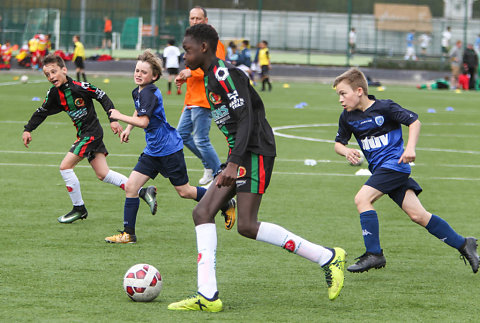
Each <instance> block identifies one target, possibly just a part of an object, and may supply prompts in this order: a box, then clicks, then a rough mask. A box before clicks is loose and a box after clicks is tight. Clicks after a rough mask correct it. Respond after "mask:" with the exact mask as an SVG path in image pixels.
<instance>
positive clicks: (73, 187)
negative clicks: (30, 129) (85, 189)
mask: <svg viewBox="0 0 480 323" xmlns="http://www.w3.org/2000/svg"><path fill="white" fill-rule="evenodd" d="M82 159H83V157H79V156H77V155H75V154H74V153H72V152H68V153H67V154H66V155H65V157H64V158H63V160H62V162H61V164H60V174H61V175H62V178H63V180H64V181H65V185H66V187H67V190H68V194H69V195H70V199H71V200H72V204H73V208H72V210H71V211H70V212H68V213H67V214H65V215H62V216H60V217H59V218H58V219H57V220H58V222H60V223H72V222H74V221H76V220H78V219H86V218H87V216H88V212H87V209H86V208H85V203H84V202H83V198H82V192H81V190H80V181H79V180H78V177H77V175H76V174H75V172H74V171H73V169H74V168H75V166H76V165H77V164H78V163H79V162H80V161H81V160H82Z"/></svg>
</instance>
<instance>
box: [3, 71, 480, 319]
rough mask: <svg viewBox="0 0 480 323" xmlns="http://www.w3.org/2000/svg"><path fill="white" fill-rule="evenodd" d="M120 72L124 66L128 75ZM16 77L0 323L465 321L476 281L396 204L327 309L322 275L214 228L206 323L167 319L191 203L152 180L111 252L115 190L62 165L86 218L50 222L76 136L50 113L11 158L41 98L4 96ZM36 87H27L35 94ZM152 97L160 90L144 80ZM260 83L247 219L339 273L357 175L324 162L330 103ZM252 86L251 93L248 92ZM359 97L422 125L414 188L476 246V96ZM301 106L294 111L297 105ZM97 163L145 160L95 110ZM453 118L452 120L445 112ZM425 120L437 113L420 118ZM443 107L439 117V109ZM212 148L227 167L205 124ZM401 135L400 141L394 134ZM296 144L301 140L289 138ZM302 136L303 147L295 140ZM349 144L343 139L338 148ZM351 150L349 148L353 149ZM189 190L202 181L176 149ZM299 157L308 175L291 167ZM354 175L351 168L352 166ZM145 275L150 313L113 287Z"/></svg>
mask: <svg viewBox="0 0 480 323" xmlns="http://www.w3.org/2000/svg"><path fill="white" fill-rule="evenodd" d="M132 68H133V66H132ZM14 76H16V75H14V74H4V75H0V107H1V108H0V109H1V115H0V124H1V126H0V129H1V137H2V144H1V148H0V156H1V159H0V178H1V179H2V185H1V186H0V187H1V188H0V189H1V199H0V219H1V220H2V227H3V230H2V231H3V232H2V234H0V246H1V251H0V290H1V292H0V302H1V304H2V305H1V306H0V321H4V322H13V321H15V322H80V321H81V322H86V321H87V322H106V321H113V320H122V321H126V320H128V321H132V322H140V321H142V322H159V321H164V322H182V321H186V322H187V321H190V322H191V321H219V322H225V321H230V322H329V321H340V322H353V321H396V322H406V321H415V322H420V321H421V322H434V321H435V322H438V321H445V322H447V321H448V322H453V321H456V322H466V321H475V320H477V319H478V314H479V312H478V304H479V301H480V296H479V293H478V290H479V288H480V276H479V274H476V275H474V274H473V273H472V270H471V269H470V266H465V264H464V263H463V261H462V260H460V259H459V253H458V252H457V251H456V250H453V249H452V248H450V247H448V246H447V245H445V244H444V243H442V242H441V241H438V240H437V239H436V238H434V237H433V236H431V235H430V234H428V232H427V231H426V230H425V229H424V228H422V227H420V226H418V225H416V224H414V223H413V222H411V221H410V220H409V218H408V216H406V215H405V214H404V213H403V212H402V211H401V210H400V209H399V208H398V207H397V206H396V204H395V203H394V202H392V201H391V200H390V199H389V198H388V197H383V198H382V199H380V200H379V201H378V202H377V203H376V204H375V206H376V208H377V211H378V213H379V220H380V236H381V242H382V247H383V249H384V252H385V256H386V258H387V266H386V268H384V269H381V270H371V271H369V272H368V273H362V274H351V273H348V272H347V273H346V274H345V276H346V278H345V285H344V289H343V291H342V293H341V294H340V296H339V298H338V299H337V300H335V301H334V302H330V301H329V300H328V297H327V290H326V284H325V279H324V276H323V272H322V271H321V270H320V268H319V267H318V266H317V265H315V264H313V263H310V262H309V261H306V260H304V259H301V258H300V257H297V256H295V255H292V254H289V253H287V252H285V251H284V250H282V249H280V248H276V247H273V246H271V245H268V244H264V243H259V242H256V241H253V240H248V239H246V238H243V237H241V236H240V235H238V234H237V233H236V232H235V229H233V230H232V231H228V232H227V231H225V230H224V228H223V221H222V218H218V220H217V231H218V250H217V278H218V286H219V290H220V297H221V299H222V301H223V303H224V311H223V312H221V313H215V314H209V313H198V312H181V313H178V312H171V311H169V310H167V305H168V304H169V303H171V302H174V301H178V300H180V299H183V298H185V297H187V296H189V295H190V294H192V293H193V292H194V291H195V290H196V259H197V255H196V243H195V231H194V226H193V221H192V218H191V211H192V208H193V206H194V205H195V202H193V201H191V200H182V199H181V198H179V197H178V196H177V194H176V193H175V191H174V189H173V187H172V186H171V185H170V183H169V182H168V180H166V179H164V178H161V177H157V179H156V180H155V181H153V182H149V184H153V185H156V186H157V188H158V197H157V198H158V201H159V209H158V213H157V215H155V216H151V215H150V212H149V209H148V208H147V206H146V205H145V204H143V202H142V204H141V206H140V210H139V215H138V219H137V237H138V243H137V244H134V245H112V244H107V243H105V242H104V238H105V237H106V236H109V235H112V234H114V233H115V232H116V230H117V229H121V228H122V221H123V203H124V194H123V191H121V190H120V189H118V188H116V187H114V186H112V185H109V184H105V183H101V182H100V181H98V180H97V179H96V177H95V175H94V173H93V171H92V170H91V168H90V167H89V165H88V163H87V162H86V161H83V162H82V163H80V164H79V166H78V167H77V168H76V169H75V172H76V174H77V176H78V177H79V179H80V183H81V189H82V193H83V199H84V201H85V202H86V206H87V208H88V211H89V217H88V219H87V220H85V221H77V222H75V223H73V224H71V225H64V224H59V223H58V222H57V221H56V218H57V217H58V216H59V215H62V214H64V213H66V212H68V211H69V210H70V209H71V202H70V199H69V197H68V194H67V192H66V190H65V186H64V182H63V180H62V178H61V176H60V174H59V171H58V168H59V164H60V161H61V160H62V158H63V156H64V155H65V153H66V152H67V151H68V149H69V148H70V145H71V144H72V142H73V141H74V140H75V129H74V127H73V126H72V122H71V121H70V119H69V118H68V116H67V115H66V114H64V113H61V114H58V115H55V116H51V117H48V118H47V120H46V121H45V122H44V123H43V124H42V125H40V127H39V128H38V129H37V130H35V131H34V132H33V133H32V136H33V141H32V142H31V144H30V148H29V149H26V148H25V147H24V146H23V143H22V140H21V135H22V131H23V125H24V124H25V123H26V121H27V120H28V119H29V118H30V116H31V114H32V113H33V111H34V110H35V109H36V108H37V107H38V106H39V105H40V104H41V102H38V101H32V98H33V97H39V98H40V99H41V100H43V98H44V97H45V93H46V91H47V89H48V88H49V84H48V83H47V82H46V81H41V80H42V76H41V75H40V74H39V75H38V76H35V75H30V82H29V83H27V84H24V85H20V84H16V85H7V84H6V83H8V82H12V78H13V77H14ZM105 78H106V77H98V78H94V77H93V76H90V81H91V82H92V83H93V84H94V85H96V86H98V87H100V88H102V89H103V90H105V91H106V92H107V94H108V95H109V97H110V98H111V99H112V100H113V102H114V103H115V105H116V106H117V108H118V109H120V110H121V111H122V112H124V113H132V112H133V104H132V99H131V94H130V93H131V90H132V89H133V87H134V83H133V81H132V79H131V78H129V77H112V76H110V77H108V78H109V80H110V82H109V83H104V80H105ZM36 81H38V82H39V83H35V82H36ZM158 85H159V87H160V89H161V90H162V92H163V93H166V82H165V80H161V81H160V82H159V83H158ZM282 85H283V83H274V89H273V91H272V92H262V93H261V96H262V98H263V100H264V103H265V106H266V112H267V119H268V120H269V122H270V124H271V125H272V127H274V128H276V127H284V126H299V125H303V127H295V128H294V127H287V129H281V130H278V132H279V133H280V134H282V135H289V136H290V138H287V137H282V136H280V135H277V136H276V142H277V154H278V156H277V159H276V163H275V169H274V174H273V177H272V181H271V183H270V187H269V188H268V190H267V193H266V194H265V196H264V198H263V201H262V205H261V208H260V213H259V219H260V220H261V221H269V222H274V223H277V224H279V225H282V226H284V227H285V228H287V229H289V230H291V231H292V232H294V233H296V234H298V235H300V236H302V237H304V238H306V239H308V240H310V241H313V242H315V243H319V244H322V245H325V246H329V247H334V246H340V247H342V248H344V249H345V250H346V251H347V252H348V257H347V261H348V262H347V265H349V264H352V263H353V262H354V258H355V257H357V256H360V255H361V254H362V253H363V252H364V247H363V240H362V235H361V229H360V224H359V217H358V214H357V212H356V208H355V205H354V203H353V197H354V195H355V193H356V192H357V191H358V189H359V188H360V187H361V185H362V184H363V183H364V181H365V180H366V177H364V176H355V175H354V173H355V172H356V171H357V170H358V169H359V168H358V167H352V166H349V165H348V164H347V162H346V161H345V159H344V158H343V157H340V156H338V155H336V154H335V152H334V151H333V144H332V142H331V141H332V140H333V139H334V137H335V133H336V130H337V126H336V124H337V122H338V116H339V114H340V112H341V106H340V105H339V103H338V97H337V96H336V95H335V92H334V91H333V90H332V88H331V86H330V85H323V84H319V83H290V84H289V85H290V87H289V88H284V87H283V86H282ZM257 89H258V87H257ZM370 92H371V94H374V95H377V97H378V98H390V99H393V100H395V101H396V102H398V103H399V104H400V105H402V106H404V107H405V108H408V109H411V110H413V111H415V112H417V113H418V114H419V116H420V121H421V122H422V123H423V126H422V132H421V135H420V140H419V143H418V145H417V147H418V149H417V160H416V162H415V164H416V165H415V166H414V167H413V177H414V178H415V179H416V180H417V181H418V182H419V183H420V185H421V186H422V187H423V189H424V192H423V193H422V194H421V195H420V199H421V201H422V202H423V204H424V206H425V207H426V209H427V210H429V211H430V212H432V213H435V214H437V215H439V216H441V217H443V218H444V219H445V220H447V221H448V222H449V223H450V225H451V226H452V227H453V228H454V229H456V230H457V231H458V232H459V233H460V234H462V235H465V236H477V237H480V217H479V214H478V210H479V209H480V199H479V198H478V192H480V162H479V161H478V160H479V158H478V157H479V156H480V133H479V131H478V129H479V127H480V110H479V108H478V93H455V92H450V91H444V92H442V91H419V90H417V89H415V88H414V87H413V86H412V87H406V86H388V87H387V88H386V89H385V91H383V92H380V91H378V90H377V89H375V88H372V89H371V91H370ZM182 102H183V95H181V96H177V95H171V96H166V95H165V96H164V103H165V108H166V114H167V118H168V120H169V122H170V124H172V125H173V126H176V125H177V122H178V119H179V116H180V113H181V108H182ZM301 102H305V103H307V105H306V106H305V105H304V107H303V108H302V109H297V108H295V106H296V105H298V104H299V103H301ZM96 107H97V114H98V115H99V118H100V121H101V122H102V124H103V125H104V131H105V137H104V138H105V143H106V146H107V148H108V150H109V152H110V155H109V157H108V158H107V161H108V163H109V166H110V167H111V168H112V169H113V170H116V171H118V172H121V173H123V174H125V175H127V176H128V175H129V173H130V171H131V169H132V168H133V166H134V165H135V163H136V161H137V158H138V155H139V154H140V153H141V151H142V150H143V148H144V145H145V141H144V134H143V131H142V130H141V129H135V130H134V131H132V134H131V141H130V143H128V144H120V142H119V140H118V137H115V136H114V135H113V134H112V133H111V131H110V129H109V127H108V122H107V118H106V116H105V113H104V112H103V110H102V109H101V106H100V105H99V104H96ZM447 107H452V108H453V110H454V111H446V108H447ZM429 109H435V110H436V113H428V110H429ZM450 110H451V109H450ZM210 134H211V139H212V142H213V144H214V146H215V148H216V150H217V152H218V153H219V155H220V158H221V159H222V160H225V157H226V153H227V148H226V142H225V139H224V138H223V136H222V134H221V133H220V131H218V130H217V129H216V126H215V125H214V124H212V130H211V132H210ZM407 134H408V131H407V129H404V136H405V137H406V136H407ZM298 137H302V138H303V139H299V138H298ZM307 139H308V140H307ZM353 143H354V140H353V139H352V144H353ZM352 146H354V145H352ZM185 155H186V161H187V167H188V171H189V176H190V182H191V183H192V184H197V182H198V179H199V178H200V177H201V176H202V173H203V169H202V165H201V163H200V161H199V160H198V159H197V158H196V157H194V156H193V154H192V153H191V152H190V151H188V149H185ZM305 159H315V160H317V162H318V163H317V165H315V166H307V165H304V160H305ZM363 167H365V165H364V166H363ZM136 263H150V264H152V265H154V266H155V267H157V268H158V269H159V270H160V272H161V273H162V277H163V280H164V283H163V291H162V293H161V294H160V296H159V297H158V298H157V299H156V300H155V301H153V302H151V303H134V302H132V301H131V300H130V299H129V298H128V297H127V296H126V294H125V293H124V291H123V290H122V278H123V275H124V273H125V271H126V270H127V269H128V268H129V267H130V266H132V265H133V264H136Z"/></svg>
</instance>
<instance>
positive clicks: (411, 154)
mask: <svg viewBox="0 0 480 323" xmlns="http://www.w3.org/2000/svg"><path fill="white" fill-rule="evenodd" d="M415 157H416V154H415V150H414V149H409V148H408V147H407V148H405V151H404V152H403V154H402V156H400V159H399V160H398V163H399V164H401V163H405V164H408V163H411V162H414V161H415Z"/></svg>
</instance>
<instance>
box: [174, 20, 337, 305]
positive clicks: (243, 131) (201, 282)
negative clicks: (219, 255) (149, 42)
mask: <svg viewBox="0 0 480 323" xmlns="http://www.w3.org/2000/svg"><path fill="white" fill-rule="evenodd" d="M217 42H218V34H217V32H216V31H215V29H214V28H213V27H212V26H210V25H207V24H199V25H195V26H192V27H190V28H189V29H187V31H186V33H185V38H184V40H183V48H184V49H185V57H184V59H185V62H186V64H187V66H189V67H190V68H192V69H197V68H201V69H202V71H203V72H204V74H205V77H204V82H205V92H206V95H207V98H208V100H209V103H210V107H211V109H212V115H213V118H214V119H215V123H216V124H217V126H218V128H219V129H220V130H221V131H222V132H223V134H224V135H225V137H226V138H227V141H228V148H229V154H228V158H227V162H226V165H225V167H224V168H223V170H222V171H221V172H220V174H219V175H218V176H217V177H216V178H215V179H214V183H213V184H212V185H210V187H209V188H208V190H207V192H206V194H205V196H204V197H203V198H202V200H201V201H200V202H199V203H198V204H197V206H196V207H195V208H194V210H193V220H194V223H195V232H196V237H197V250H198V261H197V274H198V276H197V278H198V289H197V294H195V295H194V296H192V297H190V298H187V299H185V300H182V301H179V302H176V303H172V304H170V305H169V306H168V309H170V310H195V311H207V312H219V311H221V310H222V309H223V305H222V302H221V300H220V299H219V297H218V289H217V281H216V269H215V266H216V256H215V254H216V249H217V232H216V227H215V214H216V213H217V212H218V210H219V208H220V206H221V205H223V204H224V203H225V202H227V201H228V200H229V199H230V198H232V197H233V196H235V195H237V211H238V216H237V223H238V224H237V230H238V232H239V233H240V234H241V235H242V236H244V237H247V238H250V239H254V240H257V241H263V242H267V243H270V244H272V245H275V246H278V247H281V248H283V249H285V250H287V251H289V252H292V253H295V254H297V255H299V256H302V257H303V258H306V259H308V260H310V261H312V262H313V263H315V264H317V265H319V266H321V268H322V269H323V271H324V274H325V279H326V282H327V286H328V296H329V299H330V300H334V299H335V298H336V297H337V296H338V295H339V294H340V291H341V289H342V287H343V278H344V264H345V250H343V249H341V248H326V247H323V246H321V245H318V244H314V243H312V242H310V241H307V240H305V239H303V238H302V237H299V236H297V235H295V234H294V233H292V232H290V231H288V230H286V229H285V228H283V227H281V226H279V225H276V224H273V223H268V222H259V221H258V211H259V208H260V202H261V200H262V196H263V194H264V193H265V191H266V189H267V187H268V184H269V182H270V178H271V175H272V172H273V164H274V160H275V156H276V147H275V138H274V136H273V131H272V128H271V127H270V125H269V124H268V121H267V120H266V118H265V108H264V106H263V102H262V100H261V99H260V96H259V95H258V93H257V92H255V90H254V89H253V87H252V86H251V85H250V80H249V79H248V77H247V76H246V75H245V73H243V72H242V71H240V70H239V69H237V68H235V66H233V65H231V64H229V63H226V62H225V61H223V60H221V59H219V58H217V57H216V55H215V51H216V47H217Z"/></svg>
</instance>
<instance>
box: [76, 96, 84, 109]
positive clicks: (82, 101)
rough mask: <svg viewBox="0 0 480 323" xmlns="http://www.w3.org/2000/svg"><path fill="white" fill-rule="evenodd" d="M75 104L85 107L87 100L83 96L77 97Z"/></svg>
mask: <svg viewBox="0 0 480 323" xmlns="http://www.w3.org/2000/svg"><path fill="white" fill-rule="evenodd" d="M75 106H76V107H79V108H80V107H84V106H85V101H84V100H83V99H82V98H76V99H75Z"/></svg>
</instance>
